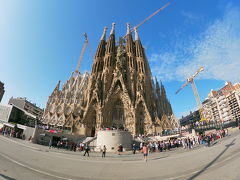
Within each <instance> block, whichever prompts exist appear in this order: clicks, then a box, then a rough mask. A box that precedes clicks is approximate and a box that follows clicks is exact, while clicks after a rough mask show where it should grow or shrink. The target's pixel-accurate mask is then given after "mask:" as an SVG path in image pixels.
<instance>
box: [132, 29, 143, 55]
mask: <svg viewBox="0 0 240 180" xmlns="http://www.w3.org/2000/svg"><path fill="white" fill-rule="evenodd" d="M134 33H135V45H136V57H142V58H143V57H144V49H143V47H142V43H141V41H140V38H139V36H138V32H137V28H135V29H134Z"/></svg>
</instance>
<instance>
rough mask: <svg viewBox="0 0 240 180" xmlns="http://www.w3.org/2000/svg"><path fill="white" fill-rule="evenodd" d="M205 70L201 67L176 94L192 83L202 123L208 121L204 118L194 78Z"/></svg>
mask: <svg viewBox="0 0 240 180" xmlns="http://www.w3.org/2000/svg"><path fill="white" fill-rule="evenodd" d="M203 70H204V68H203V67H200V68H199V69H198V70H197V71H196V72H195V73H194V74H193V75H192V76H190V77H189V78H187V82H186V83H184V84H183V85H182V86H181V87H180V88H179V89H178V90H177V91H176V94H177V93H179V92H180V91H181V90H182V89H183V88H184V87H186V86H187V85H188V84H189V83H191V85H192V90H193V94H194V97H195V100H196V103H197V107H198V109H199V114H200V118H201V120H200V121H205V120H206V119H205V118H204V115H203V112H202V103H201V100H200V96H199V93H198V90H197V86H196V84H195V81H194V78H195V77H196V76H197V75H198V74H199V73H200V72H201V71H203Z"/></svg>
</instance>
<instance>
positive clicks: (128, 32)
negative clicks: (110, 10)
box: [127, 23, 131, 35]
mask: <svg viewBox="0 0 240 180" xmlns="http://www.w3.org/2000/svg"><path fill="white" fill-rule="evenodd" d="M128 34H131V29H130V24H129V23H127V35H128Z"/></svg>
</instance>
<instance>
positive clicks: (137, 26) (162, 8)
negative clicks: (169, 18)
mask: <svg viewBox="0 0 240 180" xmlns="http://www.w3.org/2000/svg"><path fill="white" fill-rule="evenodd" d="M171 1H173V0H171ZM171 1H169V2H168V3H166V4H165V5H164V6H162V7H161V8H159V9H158V10H157V11H155V12H154V13H152V14H151V15H150V16H148V17H147V18H145V19H144V20H143V21H142V22H140V23H139V24H138V25H136V26H134V27H133V29H132V30H131V32H133V31H134V30H135V29H137V28H139V27H140V26H141V25H143V24H144V23H145V22H146V21H148V20H149V19H151V18H152V17H153V16H155V15H156V14H158V13H159V12H160V11H162V10H164V9H165V8H166V7H168V6H169V5H170V4H171ZM123 38H126V35H125V36H123Z"/></svg>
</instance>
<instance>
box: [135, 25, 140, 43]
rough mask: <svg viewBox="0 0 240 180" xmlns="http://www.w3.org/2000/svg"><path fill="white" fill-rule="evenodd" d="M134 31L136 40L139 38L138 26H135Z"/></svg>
mask: <svg viewBox="0 0 240 180" xmlns="http://www.w3.org/2000/svg"><path fill="white" fill-rule="evenodd" d="M134 33H135V41H137V40H139V36H138V32H137V28H134Z"/></svg>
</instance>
